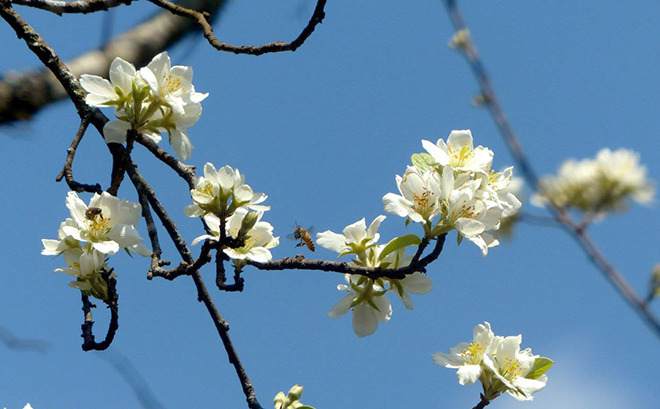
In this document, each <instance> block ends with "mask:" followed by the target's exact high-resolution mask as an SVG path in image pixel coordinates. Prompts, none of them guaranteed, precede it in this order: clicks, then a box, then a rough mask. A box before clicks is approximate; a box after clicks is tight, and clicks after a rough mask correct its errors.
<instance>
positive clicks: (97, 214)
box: [86, 207, 110, 240]
mask: <svg viewBox="0 0 660 409" xmlns="http://www.w3.org/2000/svg"><path fill="white" fill-rule="evenodd" d="M90 209H93V210H95V211H93V212H90V211H89V210H90ZM90 209H88V210H87V212H86V218H87V235H88V236H89V237H90V239H92V240H101V239H102V238H103V237H104V236H105V235H106V234H107V233H108V232H109V231H110V219H109V218H106V217H103V211H101V209H99V208H94V207H92V208H90Z"/></svg>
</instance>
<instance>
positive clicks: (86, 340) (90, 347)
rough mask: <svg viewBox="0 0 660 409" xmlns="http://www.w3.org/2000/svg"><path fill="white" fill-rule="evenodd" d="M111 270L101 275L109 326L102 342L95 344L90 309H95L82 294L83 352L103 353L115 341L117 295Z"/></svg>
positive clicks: (117, 322)
mask: <svg viewBox="0 0 660 409" xmlns="http://www.w3.org/2000/svg"><path fill="white" fill-rule="evenodd" d="M111 274H112V269H111V270H109V271H106V272H104V273H103V279H104V280H105V282H106V284H107V285H108V299H107V300H106V301H104V303H105V304H106V305H107V306H108V308H109V309H110V324H109V325H108V332H107V333H106V335H105V339H104V340H103V341H102V342H96V338H95V337H94V332H93V330H92V329H93V328H92V327H93V326H94V320H93V318H92V308H94V307H95V305H94V304H92V303H91V302H90V301H89V297H88V296H86V295H84V294H82V304H83V307H82V310H83V313H84V314H85V322H84V323H83V324H82V325H81V329H82V335H81V337H82V338H83V344H82V349H83V351H103V350H105V349H108V347H109V346H110V344H112V341H113V340H114V339H115V334H116V333H117V329H118V328H119V306H118V301H119V295H118V294H117V280H115V279H114V278H112V277H111V276H110V275H111Z"/></svg>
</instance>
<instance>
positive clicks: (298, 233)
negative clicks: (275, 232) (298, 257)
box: [286, 224, 316, 251]
mask: <svg viewBox="0 0 660 409" xmlns="http://www.w3.org/2000/svg"><path fill="white" fill-rule="evenodd" d="M313 232H314V227H310V228H309V229H305V228H303V227H301V226H298V225H297V224H296V227H294V229H293V234H289V235H287V236H286V237H287V238H288V239H291V240H297V241H299V243H298V244H296V247H302V246H307V248H308V249H309V250H310V251H314V250H315V249H316V246H314V240H312V236H311V234H312V233H313Z"/></svg>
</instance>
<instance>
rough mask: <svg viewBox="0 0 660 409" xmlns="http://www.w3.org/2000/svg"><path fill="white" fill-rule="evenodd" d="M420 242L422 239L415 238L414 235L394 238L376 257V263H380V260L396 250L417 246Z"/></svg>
mask: <svg viewBox="0 0 660 409" xmlns="http://www.w3.org/2000/svg"><path fill="white" fill-rule="evenodd" d="M421 242H422V239H420V238H419V237H417V236H416V235H414V234H407V235H405V236H401V237H396V238H394V239H392V240H390V242H389V243H387V245H386V246H385V248H384V249H383V250H382V251H381V252H380V254H379V255H378V261H381V260H382V259H384V258H385V256H387V255H388V254H390V253H392V252H394V251H397V250H398V249H400V248H402V247H406V246H419V244H420V243H421Z"/></svg>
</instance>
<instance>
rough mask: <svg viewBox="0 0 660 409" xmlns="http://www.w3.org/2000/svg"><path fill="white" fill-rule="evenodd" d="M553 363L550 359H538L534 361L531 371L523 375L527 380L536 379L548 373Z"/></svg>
mask: <svg viewBox="0 0 660 409" xmlns="http://www.w3.org/2000/svg"><path fill="white" fill-rule="evenodd" d="M554 364H555V362H554V361H553V360H552V359H550V358H544V357H539V358H536V360H534V366H532V369H531V370H530V371H529V372H528V373H527V375H525V378H527V379H538V378H540V377H541V375H543V374H544V373H546V372H547V371H548V369H550V368H551V367H552V365H554Z"/></svg>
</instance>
